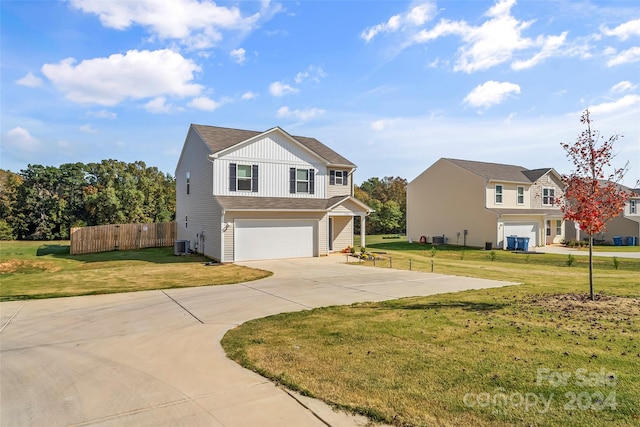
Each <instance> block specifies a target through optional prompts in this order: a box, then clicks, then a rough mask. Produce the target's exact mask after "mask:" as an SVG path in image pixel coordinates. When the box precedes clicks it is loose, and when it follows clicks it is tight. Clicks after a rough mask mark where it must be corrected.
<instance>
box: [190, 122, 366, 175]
mask: <svg viewBox="0 0 640 427" xmlns="http://www.w3.org/2000/svg"><path fill="white" fill-rule="evenodd" d="M191 127H192V128H194V129H195V130H196V131H197V132H198V134H200V136H201V137H202V140H203V141H204V142H205V144H207V146H208V147H209V148H210V149H211V153H217V152H219V151H222V150H225V149H227V148H230V147H233V146H234V145H236V144H239V143H241V142H242V141H246V140H247V139H250V138H253V137H254V136H257V135H260V134H262V133H264V131H263V132H258V131H251V130H242V129H231V128H223V127H218V126H206V125H197V124H192V125H191ZM283 132H284V130H283ZM289 136H291V137H292V138H293V139H295V140H296V141H298V142H299V143H300V144H301V145H302V146H304V147H306V148H307V149H309V150H310V151H312V152H314V153H315V154H317V155H318V156H320V157H321V158H323V159H325V160H326V161H327V163H329V164H331V165H341V166H349V167H356V165H355V164H353V163H352V162H350V161H349V160H347V159H346V158H344V157H342V156H341V155H340V154H338V153H336V152H335V151H333V150H332V149H331V148H329V147H327V146H326V145H324V144H323V143H321V142H320V141H318V140H317V139H315V138H309V137H305V136H293V135H289Z"/></svg>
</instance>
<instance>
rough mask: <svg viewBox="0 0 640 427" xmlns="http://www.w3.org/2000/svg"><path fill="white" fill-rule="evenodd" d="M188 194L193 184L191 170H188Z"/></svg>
mask: <svg viewBox="0 0 640 427" xmlns="http://www.w3.org/2000/svg"><path fill="white" fill-rule="evenodd" d="M186 178H187V194H189V190H190V186H191V172H187V176H186Z"/></svg>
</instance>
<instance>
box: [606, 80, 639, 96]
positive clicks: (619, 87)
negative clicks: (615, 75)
mask: <svg viewBox="0 0 640 427" xmlns="http://www.w3.org/2000/svg"><path fill="white" fill-rule="evenodd" d="M637 87H638V85H635V84H633V83H631V82H630V81H628V80H625V81H622V82H620V83H618V84H616V85H614V86H613V87H612V88H611V92H613V93H622V92H627V91H630V90H635V89H636V88H637Z"/></svg>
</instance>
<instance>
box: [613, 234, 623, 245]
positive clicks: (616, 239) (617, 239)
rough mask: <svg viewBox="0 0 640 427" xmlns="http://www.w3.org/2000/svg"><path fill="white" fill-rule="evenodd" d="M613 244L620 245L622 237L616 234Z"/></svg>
mask: <svg viewBox="0 0 640 427" xmlns="http://www.w3.org/2000/svg"><path fill="white" fill-rule="evenodd" d="M613 245H614V246H622V237H620V236H616V237H614V238H613Z"/></svg>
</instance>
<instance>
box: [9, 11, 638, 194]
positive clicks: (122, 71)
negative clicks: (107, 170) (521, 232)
mask: <svg viewBox="0 0 640 427" xmlns="http://www.w3.org/2000/svg"><path fill="white" fill-rule="evenodd" d="M0 7H1V20H2V22H1V36H2V41H1V43H2V44H1V46H0V47H1V50H2V56H1V63H2V68H1V85H2V87H1V95H0V96H1V122H0V123H1V133H0V135H1V138H2V152H1V157H0V167H1V168H3V169H9V170H12V171H14V172H18V171H19V170H21V169H24V168H26V167H27V165H28V164H43V165H52V166H58V165H60V164H62V163H70V162H83V163H89V162H96V161H100V160H102V159H108V158H112V159H117V160H122V161H127V162H133V161H136V160H142V161H144V162H145V163H146V164H147V165H148V166H156V167H158V168H159V169H160V170H162V171H164V172H168V173H171V174H173V172H174V170H175V166H176V163H177V160H178V156H179V154H180V150H181V148H182V144H183V142H184V138H185V136H186V133H187V130H188V128H189V124H190V123H198V124H206V125H214V126H224V127H233V128H240V129H250V130H257V131H262V130H267V129H270V128H272V127H274V126H280V127H282V128H283V129H284V130H286V131H287V132H289V133H291V134H293V135H302V136H310V137H315V138H317V139H319V140H320V141H322V142H324V143H325V144H327V145H329V146H330V147H332V148H333V149H335V150H336V151H338V152H340V153H341V154H342V155H344V156H345V157H347V158H348V159H349V160H351V161H352V162H354V163H356V164H357V165H358V171H357V178H356V182H361V181H362V180H366V179H368V178H370V177H374V176H377V177H383V176H401V177H403V178H407V179H409V180H411V179H413V178H415V177H416V176H417V175H418V174H420V173H421V172H422V171H423V170H424V169H426V168H427V167H428V166H430V165H431V164H432V163H433V162H435V161H436V160H437V159H439V158H440V157H453V158H460V159H467V160H479V161H489V162H499V163H508V164H517V165H522V166H524V167H527V168H531V169H534V168H542V167H554V168H555V169H556V170H558V171H559V172H561V173H567V172H569V171H570V170H571V166H572V165H571V164H570V163H569V162H568V160H567V158H566V157H565V153H564V151H563V150H562V148H561V147H560V143H561V142H573V141H575V139H576V137H577V136H578V134H579V133H580V132H581V131H582V130H583V128H582V126H581V124H580V122H579V118H580V114H581V112H582V111H583V110H584V109H585V108H589V109H590V111H591V114H592V118H593V119H594V127H595V128H596V129H598V130H599V131H600V132H601V134H602V135H603V136H606V137H608V136H610V135H612V134H622V135H624V137H623V138H621V139H620V140H619V141H618V142H617V144H616V151H617V157H616V159H615V162H614V166H621V165H623V164H625V163H626V162H629V166H630V170H629V172H628V173H627V176H626V179H625V183H626V184H627V185H633V184H634V183H635V181H636V180H637V179H639V178H640V88H639V85H640V3H638V2H637V1H635V0H629V1H625V0H618V1H569V0H565V1H523V0H520V1H515V0H498V1H495V2H491V1H415V2H403V1H305V0H301V1H296V2H294V1H280V2H276V1H271V2H269V1H262V2H250V1H238V2H216V3H214V2H210V1H206V0H200V1H197V0H171V1H144V0H138V1H129V2H124V1H122V2H121V1H117V0H116V1H96V0H70V1H24V0H20V1H11V0H8V1H7V0H2V1H1V2H0Z"/></svg>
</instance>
